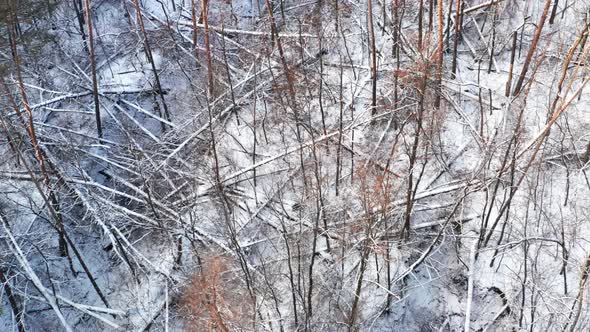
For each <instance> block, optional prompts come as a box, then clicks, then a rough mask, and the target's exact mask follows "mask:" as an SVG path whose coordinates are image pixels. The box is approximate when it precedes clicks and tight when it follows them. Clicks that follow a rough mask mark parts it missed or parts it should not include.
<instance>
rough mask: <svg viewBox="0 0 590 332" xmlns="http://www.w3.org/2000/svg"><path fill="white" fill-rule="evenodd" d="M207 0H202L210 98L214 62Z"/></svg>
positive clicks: (211, 94) (209, 96)
mask: <svg viewBox="0 0 590 332" xmlns="http://www.w3.org/2000/svg"><path fill="white" fill-rule="evenodd" d="M207 8H208V5H207V0H201V14H202V17H203V27H204V30H205V31H204V33H205V52H206V56H207V94H208V98H209V99H211V98H213V96H214V92H215V91H214V88H213V68H212V67H213V62H212V61H211V44H210V43H209V20H208V18H207V16H208V12H207Z"/></svg>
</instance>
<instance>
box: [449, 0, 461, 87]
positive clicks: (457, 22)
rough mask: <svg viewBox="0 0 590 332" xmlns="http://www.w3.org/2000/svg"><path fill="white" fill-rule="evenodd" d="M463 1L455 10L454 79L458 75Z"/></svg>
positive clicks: (452, 75)
mask: <svg viewBox="0 0 590 332" xmlns="http://www.w3.org/2000/svg"><path fill="white" fill-rule="evenodd" d="M459 15H461V0H457V7H456V8H455V35H454V36H453V68H452V70H451V73H452V74H451V77H452V78H453V79H454V78H455V77H456V73H457V44H458V43H459V28H460V27H461V24H460V21H461V20H460V18H459Z"/></svg>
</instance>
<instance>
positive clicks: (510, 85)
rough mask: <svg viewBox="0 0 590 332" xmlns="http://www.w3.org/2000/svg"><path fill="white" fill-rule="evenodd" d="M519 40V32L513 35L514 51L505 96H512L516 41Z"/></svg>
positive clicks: (512, 51) (511, 52)
mask: <svg viewBox="0 0 590 332" xmlns="http://www.w3.org/2000/svg"><path fill="white" fill-rule="evenodd" d="M517 39H518V30H514V32H513V33H512V50H511V51H510V67H508V79H507V80H506V91H505V93H504V95H505V96H506V97H509V96H510V91H511V90H512V72H513V71H514V58H515V57H516V41H517Z"/></svg>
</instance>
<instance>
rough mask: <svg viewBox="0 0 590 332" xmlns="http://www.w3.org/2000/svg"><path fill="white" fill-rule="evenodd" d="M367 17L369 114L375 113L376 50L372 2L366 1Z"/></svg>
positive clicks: (370, 0)
mask: <svg viewBox="0 0 590 332" xmlns="http://www.w3.org/2000/svg"><path fill="white" fill-rule="evenodd" d="M367 7H368V8H367V10H368V15H369V39H370V40H369V43H370V45H371V78H372V81H373V88H372V95H371V114H372V115H375V113H377V50H376V49H375V28H374V27H373V0H368V1H367Z"/></svg>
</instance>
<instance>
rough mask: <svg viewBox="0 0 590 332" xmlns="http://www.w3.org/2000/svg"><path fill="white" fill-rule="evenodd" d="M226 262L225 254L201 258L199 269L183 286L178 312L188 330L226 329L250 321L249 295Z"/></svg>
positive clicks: (225, 330)
mask: <svg viewBox="0 0 590 332" xmlns="http://www.w3.org/2000/svg"><path fill="white" fill-rule="evenodd" d="M229 266H230V262H229V260H228V259H227V258H225V257H221V256H216V257H210V258H206V259H204V260H203V267H202V270H201V273H199V274H198V275H196V276H195V277H193V279H192V280H191V282H190V283H189V285H188V286H187V287H186V289H185V290H184V293H183V295H182V299H181V313H182V314H183V316H184V319H185V322H186V327H187V330H188V331H223V332H228V331H231V330H235V329H238V330H242V329H243V328H245V327H246V326H248V325H250V324H249V321H250V317H252V313H253V308H252V306H251V301H250V298H249V296H248V293H247V291H246V290H245V288H244V287H242V284H241V282H240V280H239V279H236V278H234V276H233V274H232V273H231V272H230V271H228V270H229V269H228V267H229Z"/></svg>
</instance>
